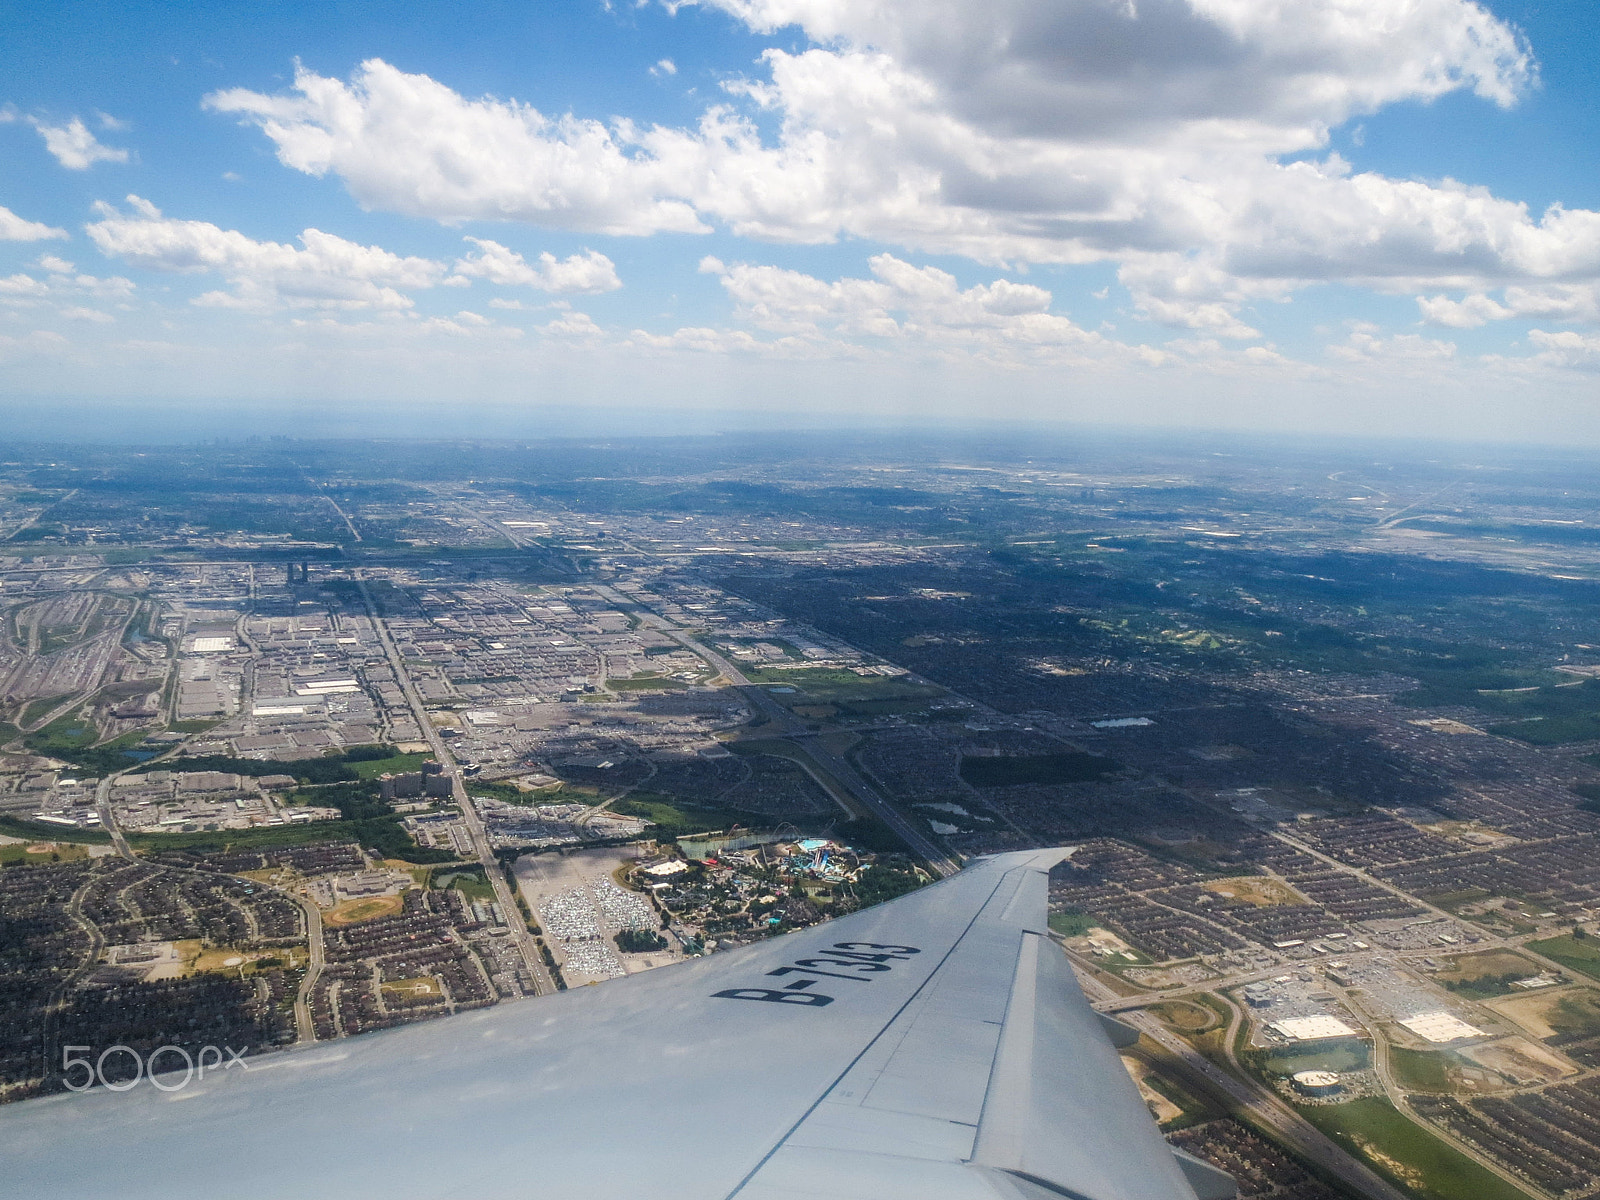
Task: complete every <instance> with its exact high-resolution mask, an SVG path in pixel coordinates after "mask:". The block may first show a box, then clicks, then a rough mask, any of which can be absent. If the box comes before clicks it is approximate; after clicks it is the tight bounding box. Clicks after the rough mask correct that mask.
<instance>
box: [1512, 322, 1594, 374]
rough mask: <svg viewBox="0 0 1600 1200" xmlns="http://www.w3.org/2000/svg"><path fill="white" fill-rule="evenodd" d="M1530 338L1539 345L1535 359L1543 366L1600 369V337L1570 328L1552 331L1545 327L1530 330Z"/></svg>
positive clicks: (1587, 369) (1588, 369) (1584, 369)
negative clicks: (1556, 331)
mask: <svg viewBox="0 0 1600 1200" xmlns="http://www.w3.org/2000/svg"><path fill="white" fill-rule="evenodd" d="M1528 340H1529V341H1530V342H1532V343H1533V344H1534V345H1535V346H1538V347H1539V353H1538V354H1535V355H1534V356H1533V361H1534V362H1535V363H1537V364H1539V365H1541V366H1551V367H1564V368H1567V369H1569V370H1578V371H1600V337H1597V336H1595V335H1594V334H1581V333H1576V332H1574V331H1572V330H1570V329H1567V330H1562V331H1561V332H1559V333H1551V332H1549V331H1548V330H1544V329H1532V330H1529V331H1528Z"/></svg>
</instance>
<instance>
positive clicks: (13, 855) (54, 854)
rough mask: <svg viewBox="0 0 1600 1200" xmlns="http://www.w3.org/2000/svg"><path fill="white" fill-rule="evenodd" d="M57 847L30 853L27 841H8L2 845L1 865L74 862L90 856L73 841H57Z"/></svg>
mask: <svg viewBox="0 0 1600 1200" xmlns="http://www.w3.org/2000/svg"><path fill="white" fill-rule="evenodd" d="M55 847H56V848H55V849H54V850H50V851H47V852H46V853H44V854H29V853H28V844H27V843H25V842H7V843H5V844H4V845H0V866H6V867H9V866H11V865H12V864H13V863H22V864H24V865H25V866H30V867H31V866H40V865H43V866H48V865H49V864H51V863H56V862H74V861H76V860H77V859H80V858H86V857H88V853H89V852H88V851H87V850H85V849H84V848H83V847H82V846H80V845H77V844H76V843H73V842H56V843H55Z"/></svg>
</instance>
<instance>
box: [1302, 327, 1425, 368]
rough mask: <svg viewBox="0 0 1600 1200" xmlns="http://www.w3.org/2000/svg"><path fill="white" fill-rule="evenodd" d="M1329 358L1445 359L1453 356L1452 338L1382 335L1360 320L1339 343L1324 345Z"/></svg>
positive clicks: (1392, 361) (1362, 360)
mask: <svg viewBox="0 0 1600 1200" xmlns="http://www.w3.org/2000/svg"><path fill="white" fill-rule="evenodd" d="M1328 354H1329V356H1330V357H1332V358H1336V359H1340V360H1342V361H1344V362H1348V363H1383V364H1386V365H1389V366H1406V365H1411V366H1415V365H1419V364H1427V363H1439V362H1446V361H1449V360H1451V359H1453V358H1454V357H1455V354H1456V345H1455V343H1454V342H1441V341H1438V340H1436V339H1434V338H1425V337H1422V336H1420V335H1418V334H1415V333H1397V334H1394V335H1392V336H1389V337H1384V336H1382V334H1381V333H1380V331H1379V330H1378V328H1377V327H1376V326H1374V325H1370V324H1366V323H1361V324H1358V325H1357V326H1356V328H1355V329H1353V330H1352V331H1351V333H1350V336H1349V337H1348V338H1347V339H1346V340H1345V341H1344V342H1342V343H1340V344H1338V345H1333V346H1329V347H1328Z"/></svg>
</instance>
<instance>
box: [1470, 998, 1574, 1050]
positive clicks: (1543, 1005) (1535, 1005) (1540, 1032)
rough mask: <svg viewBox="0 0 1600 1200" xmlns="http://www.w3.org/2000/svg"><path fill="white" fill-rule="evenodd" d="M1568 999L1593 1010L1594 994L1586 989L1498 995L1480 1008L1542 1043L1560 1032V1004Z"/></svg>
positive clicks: (1486, 1001)
mask: <svg viewBox="0 0 1600 1200" xmlns="http://www.w3.org/2000/svg"><path fill="white" fill-rule="evenodd" d="M1563 1000H1571V1001H1574V1002H1576V1003H1578V1004H1579V1005H1582V1006H1583V1007H1585V1008H1587V1009H1590V1010H1593V1009H1594V1008H1595V999H1594V993H1593V992H1592V991H1591V990H1590V989H1588V988H1581V987H1578V988H1574V987H1564V988H1550V989H1549V990H1547V991H1541V992H1533V993H1530V994H1528V995H1525V996H1501V997H1498V998H1496V999H1494V1000H1485V1001H1483V1006H1484V1007H1485V1008H1488V1009H1492V1010H1493V1011H1494V1012H1497V1013H1499V1014H1500V1015H1501V1016H1503V1017H1506V1018H1508V1019H1509V1020H1512V1021H1515V1022H1516V1023H1517V1024H1518V1025H1520V1026H1522V1028H1524V1029H1526V1030H1527V1031H1528V1032H1529V1033H1531V1034H1532V1035H1533V1036H1534V1037H1536V1038H1539V1039H1541V1040H1543V1039H1544V1038H1548V1037H1554V1036H1555V1035H1556V1034H1557V1033H1559V1032H1561V1030H1560V1028H1559V1027H1560V1026H1561V1025H1562V1024H1564V1022H1563V1021H1562V1019H1561V1017H1562V1013H1561V1009H1562V1001H1563Z"/></svg>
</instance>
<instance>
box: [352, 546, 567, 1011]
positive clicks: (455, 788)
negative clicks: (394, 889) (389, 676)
mask: <svg viewBox="0 0 1600 1200" xmlns="http://www.w3.org/2000/svg"><path fill="white" fill-rule="evenodd" d="M353 574H354V575H355V579H356V586H357V587H358V588H360V590H361V599H362V601H363V602H364V603H365V604H366V608H367V616H368V617H369V618H370V619H371V621H372V628H373V629H374V630H375V631H376V632H377V635H378V641H379V643H380V644H381V645H382V646H383V652H384V655H385V656H386V657H387V658H388V660H389V666H390V668H391V669H392V670H393V671H394V677H395V680H396V681H397V682H398V683H399V684H400V688H401V690H402V691H403V692H404V693H405V697H406V703H407V704H408V705H410V707H411V714H412V716H413V717H415V718H416V722H417V727H418V728H419V729H421V730H422V736H423V737H424V738H426V739H427V742H428V746H429V748H430V749H431V750H432V751H433V756H434V758H436V759H437V760H438V761H439V765H440V766H441V767H443V768H444V770H445V773H446V774H447V775H448V776H449V778H450V786H451V790H452V795H453V798H454V800H455V802H456V803H457V804H458V805H459V806H460V807H461V817H462V821H463V823H464V824H465V825H466V827H467V832H468V833H469V834H470V835H471V837H472V849H473V852H474V853H475V854H476V855H477V858H478V862H479V863H481V864H482V865H483V871H484V874H485V875H487V876H488V877H489V883H490V886H492V887H493V888H494V898H495V900H496V902H497V903H498V904H499V905H500V911H501V912H502V913H503V914H505V919H506V924H507V925H508V926H510V928H511V934H512V937H513V938H514V939H515V940H516V943H517V950H518V951H519V952H520V953H521V954H522V960H523V962H524V963H526V964H527V967H528V973H529V974H530V975H531V976H532V977H533V981H534V992H535V994H536V995H549V994H551V993H552V992H554V991H555V990H556V983H555V980H554V979H552V978H551V977H550V972H549V971H548V970H547V969H546V968H545V965H544V960H543V959H542V958H541V957H540V955H539V950H538V947H537V946H535V945H534V943H533V937H532V935H531V934H530V933H529V932H528V926H527V923H526V922H524V921H523V919H522V910H521V909H520V908H518V907H517V902H516V898H515V897H514V896H513V895H512V893H511V885H510V884H509V883H507V882H506V877H505V872H504V871H502V870H501V869H500V860H499V859H497V858H496V857H495V854H494V849H493V847H491V846H490V845H489V835H488V833H487V831H485V829H484V827H483V818H481V817H480V816H479V815H478V810H477V809H476V808H475V807H473V804H472V800H471V799H470V798H469V797H468V796H467V789H466V787H465V786H463V784H462V782H461V772H460V770H458V769H457V767H456V760H455V756H454V755H452V754H451V753H450V747H449V746H448V745H446V744H445V740H444V739H443V738H442V737H440V736H439V731H438V730H437V729H435V728H434V727H433V722H432V721H430V720H429V719H428V710H427V706H426V705H425V704H423V702H422V695H421V693H419V692H418V691H417V688H416V685H415V684H413V683H412V682H411V676H410V675H409V674H408V673H407V672H406V668H405V663H404V662H403V661H402V660H401V658H400V651H399V649H398V648H397V647H396V646H395V644H394V639H393V638H391V637H390V636H389V629H388V626H386V625H385V624H384V623H383V618H382V617H380V616H379V615H378V606H377V605H376V604H374V603H373V600H372V595H371V593H370V592H369V591H368V590H367V580H366V574H365V572H363V571H360V570H356V571H354V572H353Z"/></svg>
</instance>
